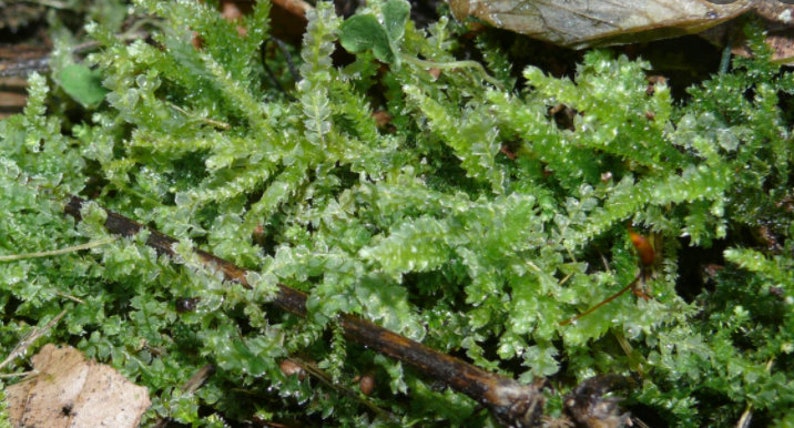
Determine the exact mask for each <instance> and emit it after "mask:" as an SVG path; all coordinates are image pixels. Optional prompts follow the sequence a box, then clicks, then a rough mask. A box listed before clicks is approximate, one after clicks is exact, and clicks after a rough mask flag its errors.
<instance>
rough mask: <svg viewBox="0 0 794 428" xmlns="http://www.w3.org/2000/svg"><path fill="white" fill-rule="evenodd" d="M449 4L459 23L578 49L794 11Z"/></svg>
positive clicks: (551, 1)
mask: <svg viewBox="0 0 794 428" xmlns="http://www.w3.org/2000/svg"><path fill="white" fill-rule="evenodd" d="M449 3H450V7H451V9H452V12H453V14H454V15H455V17H456V18H458V19H464V18H466V17H467V16H473V17H476V18H478V19H481V20H483V21H486V22H488V23H489V24H491V25H493V26H495V27H497V28H504V29H507V30H511V31H515V32H518V33H522V34H526V35H528V36H530V37H533V38H537V39H540V40H545V41H548V42H552V43H554V44H557V45H561V46H567V47H573V48H583V47H589V46H597V45H606V44H620V43H633V42H638V41H643V40H651V39H659V38H666V37H674V36H680V35H684V34H693V33H698V32H701V31H703V30H705V29H707V28H710V27H712V26H715V25H717V24H719V23H721V22H724V21H727V20H729V19H731V18H734V17H736V16H738V15H740V14H743V13H745V12H749V11H751V10H757V11H758V13H759V14H762V15H763V16H764V17H766V18H767V19H769V18H770V17H774V19H775V20H776V21H780V20H781V19H782V18H785V17H786V16H788V17H790V16H791V11H790V9H791V7H792V6H791V5H790V4H784V3H783V2H780V1H779V0H735V1H708V0H649V1H635V2H625V1H621V0H566V1H559V0H449ZM721 3H722V4H721ZM786 24H787V25H790V22H788V23H786Z"/></svg>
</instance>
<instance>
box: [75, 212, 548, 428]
mask: <svg viewBox="0 0 794 428" xmlns="http://www.w3.org/2000/svg"><path fill="white" fill-rule="evenodd" d="M85 202H86V201H85V200H83V199H80V198H78V197H72V198H71V199H70V200H69V202H68V203H67V205H66V207H65V208H64V211H65V212H66V213H67V214H69V215H71V216H73V217H75V218H76V219H77V220H78V221H79V220H80V219H81V216H80V209H81V207H82V206H83V204H84V203H85ZM105 228H107V230H108V231H110V232H111V233H115V234H119V235H122V236H132V235H135V234H137V233H138V232H140V231H142V230H144V229H147V230H148V232H149V237H148V239H147V241H146V244H147V245H148V246H150V247H152V248H154V249H155V250H157V251H158V252H159V253H161V254H166V255H169V256H174V255H175V253H174V250H173V246H174V244H176V243H177V242H178V241H177V240H176V239H174V238H172V237H170V236H167V235H165V234H162V233H160V232H158V231H156V230H153V229H151V228H147V227H145V226H143V225H141V224H140V223H137V222H135V221H133V220H130V219H129V218H127V217H124V216H122V215H121V214H117V213H114V212H110V211H108V212H107V220H106V221H105ZM195 253H196V255H198V256H199V258H200V259H201V260H202V262H203V263H204V264H205V265H206V266H209V267H212V268H213V269H217V270H219V271H221V272H222V273H223V275H224V277H225V279H226V280H227V281H235V282H238V283H240V284H242V285H243V286H245V287H250V285H249V284H248V282H247V281H246V279H245V277H246V271H245V270H244V269H242V268H240V267H238V266H236V265H234V264H233V263H231V262H228V261H226V260H223V259H221V258H219V257H217V256H215V255H213V254H210V253H208V252H206V251H202V250H195ZM272 304H274V305H276V306H277V307H279V308H280V309H282V310H284V311H287V312H290V313H292V314H295V315H299V316H302V317H305V316H306V294H305V293H303V292H301V291H298V290H295V289H293V288H290V287H287V286H285V285H282V284H279V285H278V292H277V294H276V296H275V298H274V300H273V302H272ZM339 323H340V325H341V326H342V328H343V330H344V334H345V337H346V338H347V339H348V340H351V341H353V342H356V343H359V344H361V345H363V346H365V347H367V348H369V349H372V350H374V351H376V352H380V353H382V354H384V355H387V356H389V357H392V358H394V359H397V360H399V361H401V362H403V363H405V364H408V365H410V366H413V367H414V368H415V369H416V370H418V371H419V372H421V373H423V374H424V375H426V376H428V377H431V378H434V379H436V380H438V381H441V382H444V383H445V384H447V385H449V386H450V387H452V388H453V389H455V390H457V391H459V392H461V393H464V394H466V395H468V396H469V397H471V398H472V399H474V400H475V401H477V402H478V403H481V404H483V405H485V406H487V407H488V408H489V409H490V410H491V412H492V414H493V415H494V416H495V417H496V419H497V420H498V421H499V422H500V423H501V424H502V425H504V426H508V427H517V428H518V427H534V426H540V424H541V416H542V415H543V404H544V399H543V396H542V394H541V393H540V391H539V387H538V386H536V385H523V384H520V383H518V382H517V381H515V380H514V379H510V378H506V377H503V376H500V375H497V374H495V373H491V372H488V371H485V370H483V369H481V368H479V367H476V366H474V365H472V364H469V363H467V362H465V361H462V360H460V359H457V358H454V357H452V356H449V355H446V354H443V353H441V352H438V351H436V350H434V349H431V348H429V347H427V346H424V345H422V344H421V343H418V342H416V341H413V340H411V339H408V338H406V337H404V336H401V335H399V334H396V333H394V332H391V331H389V330H386V329H384V328H382V327H380V326H378V325H376V324H374V323H372V322H370V321H367V320H365V319H362V318H359V317H357V316H353V315H347V314H345V315H341V316H340V317H339Z"/></svg>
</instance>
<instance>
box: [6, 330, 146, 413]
mask: <svg viewBox="0 0 794 428" xmlns="http://www.w3.org/2000/svg"><path fill="white" fill-rule="evenodd" d="M32 361H33V368H34V370H35V372H36V373H35V374H33V375H31V376H28V377H27V378H25V379H23V380H22V381H21V382H20V383H18V384H16V385H12V386H10V387H8V389H7V391H6V393H7V395H8V402H9V406H8V410H9V416H10V418H11V422H12V423H13V424H14V426H16V427H48V428H61V427H64V428H65V427H72V428H78V427H113V428H125V427H137V426H138V424H139V423H140V420H141V415H142V414H143V412H145V411H146V409H147V408H148V407H149V405H150V404H151V402H150V401H149V393H148V391H147V390H146V388H144V387H141V386H137V385H135V384H133V383H131V382H129V381H128V380H127V379H125V378H124V377H123V376H121V375H120V374H119V373H118V372H116V371H115V370H114V369H113V368H111V367H110V366H106V365H103V364H98V363H96V362H95V361H86V359H85V358H84V357H83V355H82V354H81V353H80V352H79V351H77V350H76V349H74V348H72V347H63V348H58V347H56V346H54V345H45V346H44V348H42V349H41V351H39V353H38V354H36V355H34V356H33V358H32Z"/></svg>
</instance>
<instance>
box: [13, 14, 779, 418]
mask: <svg viewBox="0 0 794 428" xmlns="http://www.w3.org/2000/svg"><path fill="white" fill-rule="evenodd" d="M115 10H116V12H114V13H116V14H117V13H118V10H123V8H121V9H118V8H117V9H115ZM407 10H408V9H407V4H406V3H403V2H401V1H398V0H390V1H387V2H372V3H370V4H369V5H368V6H367V7H366V8H364V9H362V10H360V11H359V12H358V13H357V15H355V16H354V17H353V18H348V19H347V20H344V19H342V18H341V17H338V16H337V15H336V14H335V12H334V10H333V7H332V6H330V5H328V4H325V3H318V4H317V5H316V8H315V9H314V10H313V11H311V12H310V13H309V24H308V27H307V30H306V34H305V36H304V39H303V43H302V45H301V46H299V47H294V48H288V52H289V53H291V55H290V56H289V57H291V58H292V60H293V61H296V62H297V64H296V66H297V73H298V76H297V79H295V78H294V77H293V75H292V74H291V73H290V69H291V64H290V63H289V61H287V58H288V56H286V55H285V54H284V53H283V52H280V51H267V52H266V53H267V55H265V63H264V64H263V62H262V56H261V55H260V53H261V52H260V47H261V46H262V44H263V43H264V41H265V40H267V38H268V37H269V36H268V34H269V22H268V12H269V5H268V3H265V2H261V3H257V4H256V6H255V7H254V10H253V12H252V13H251V14H250V15H247V16H245V17H244V18H242V21H240V22H236V23H232V22H229V21H226V20H224V19H223V18H222V17H221V16H220V15H219V14H218V13H217V12H216V11H215V10H214V9H213V7H212V6H211V5H206V4H203V3H199V2H187V1H186V2H157V1H148V0H141V1H137V2H135V4H134V6H133V7H131V9H130V10H129V12H128V13H129V14H131V15H132V16H135V17H137V18H138V19H140V20H142V21H141V22H142V24H141V25H142V26H144V27H145V28H147V29H149V30H150V31H151V38H150V39H147V40H136V41H132V42H127V41H124V40H120V39H119V38H118V37H116V36H115V34H116V33H117V32H118V31H119V27H118V26H120V25H121V23H122V20H121V19H111V20H108V21H107V22H102V21H100V22H98V23H92V24H89V25H88V27H87V30H88V35H89V37H90V38H91V39H92V40H95V41H96V42H98V43H99V46H100V49H98V50H97V51H96V52H94V53H92V54H90V55H88V56H87V57H86V58H85V59H84V60H82V61H77V60H76V59H75V58H74V57H72V56H70V55H69V54H68V48H69V43H70V42H71V41H72V40H71V39H69V37H67V36H63V38H62V39H61V40H62V43H63V45H61V46H60V47H59V48H58V50H56V52H55V54H54V57H53V58H54V60H53V68H54V69H53V73H52V75H50V76H41V75H35V76H32V77H31V78H30V98H29V103H28V106H27V107H26V108H25V111H24V113H23V114H20V115H17V116H13V117H11V118H9V119H6V120H4V121H2V122H0V144H1V145H2V146H0V147H2V151H0V183H1V184H2V185H1V186H0V188H2V189H3V191H2V193H0V206H2V210H3V214H4V215H3V216H2V217H0V251H1V252H2V254H3V255H25V254H30V255H35V254H38V253H41V252H44V251H50V250H55V249H62V248H70V247H73V246H76V245H80V244H86V243H89V244H91V243H94V244H96V245H93V246H91V248H90V249H87V250H86V249H83V250H80V251H77V250H75V251H67V252H65V253H63V254H57V255H49V256H47V257H32V256H31V257H21V258H17V259H15V260H4V261H3V262H1V263H0V287H1V289H2V293H0V332H2V334H0V355H8V354H9V353H10V352H11V350H12V349H13V348H14V347H15V346H16V345H17V344H18V343H19V342H20V341H21V340H22V339H23V338H24V337H25V336H26V335H27V334H28V333H30V332H31V331H32V329H34V328H35V327H36V326H41V325H44V324H46V323H47V322H48V321H49V320H50V319H52V318H53V317H55V316H56V315H57V314H59V313H60V312H61V311H62V310H63V309H66V310H67V313H66V315H65V317H64V318H63V320H62V321H61V322H60V323H59V324H58V325H57V326H56V327H55V328H53V329H52V330H51V331H50V333H49V335H48V336H47V337H46V339H40V341H39V342H37V345H40V344H43V343H44V342H45V340H46V341H50V342H60V343H69V344H72V345H74V346H76V347H78V348H79V349H80V350H82V351H83V352H84V353H85V354H86V355H88V356H89V357H91V358H95V359H98V360H101V361H103V362H107V363H108V364H111V365H113V366H114V367H116V368H117V369H119V370H120V371H121V372H122V373H124V374H125V375H126V376H127V377H128V378H130V379H132V380H135V381H136V382H137V383H139V384H141V385H145V386H146V387H148V388H149V390H150V392H151V395H152V397H153V398H152V400H153V403H154V404H153V407H152V409H151V411H150V412H149V414H148V415H147V417H146V418H147V419H146V420H147V421H149V423H151V422H152V421H154V420H156V419H157V418H158V417H165V418H170V419H172V420H173V421H175V422H177V423H181V424H185V425H200V426H224V425H240V424H244V423H247V422H251V421H275V422H279V423H287V424H290V423H293V424H298V425H323V424H331V425H344V426H347V425H351V426H370V425H375V426H378V425H383V426H411V425H413V426H449V425H451V424H452V425H466V426H475V425H476V426H489V425H492V424H494V421H493V420H492V419H491V418H490V416H489V415H488V413H487V412H486V411H485V410H483V409H482V408H481V407H479V406H478V404H477V403H475V402H473V401H472V400H470V399H468V398H467V397H465V396H463V395H460V394H457V393H454V392H452V391H450V390H448V389H446V388H444V386H443V385H438V384H436V383H434V382H433V379H427V378H422V377H419V376H417V375H416V373H415V372H414V371H412V370H411V369H410V368H408V367H404V366H402V365H401V364H399V363H397V362H395V361H392V360H389V359H387V358H385V357H383V356H380V355H377V354H375V353H374V352H372V351H371V350H367V349H362V348H359V347H357V346H355V345H350V344H347V343H346V342H345V340H344V338H343V335H342V332H341V331H340V329H339V327H338V325H337V324H336V323H335V317H336V316H337V315H339V314H341V313H350V314H356V315H360V316H361V317H363V318H366V319H370V320H372V321H374V322H376V323H378V324H380V325H382V326H384V327H386V328H388V329H390V330H392V331H395V332H397V333H400V334H403V335H405V336H407V337H409V338H412V339H415V340H419V341H421V342H423V343H425V344H427V345H429V346H431V347H433V348H435V349H438V350H440V351H443V352H447V353H451V354H454V355H457V356H460V357H462V358H465V359H467V360H469V361H471V362H473V363H474V364H476V365H478V366H480V367H483V368H486V369H489V370H494V371H497V372H499V373H501V374H503V375H505V376H507V377H511V378H515V379H519V380H520V381H522V382H526V383H529V382H532V381H533V380H535V379H537V378H546V379H547V383H548V385H549V388H548V389H547V393H548V400H549V403H548V406H547V412H548V414H549V416H552V417H556V416H559V413H560V411H561V408H562V405H563V404H562V398H561V397H563V396H564V395H565V394H566V393H567V392H570V391H571V390H572V389H573V388H574V387H575V386H576V385H577V384H578V383H579V382H581V381H583V380H584V379H587V378H589V377H591V376H594V375H598V374H620V375H625V376H627V377H630V378H632V379H633V383H634V384H635V386H634V388H633V389H631V390H630V391H623V392H622V393H621V394H622V395H623V396H625V397H626V398H627V399H626V401H625V403H624V406H625V407H628V408H630V409H632V410H634V413H635V414H637V415H639V416H640V417H641V418H642V419H643V420H644V421H645V422H646V423H649V424H651V425H652V426H667V425H670V426H672V425H676V426H679V425H680V426H727V425H734V424H736V422H737V421H738V420H739V419H740V418H741V417H742V415H743V414H747V413H748V412H752V414H753V415H754V419H755V421H756V423H760V424H762V425H777V426H788V425H789V424H794V412H792V411H791V410H790V409H791V408H793V407H794V384H792V378H794V377H793V376H792V370H794V367H792V360H791V352H792V351H794V317H793V316H792V315H794V312H793V311H792V302H793V300H792V295H793V294H794V276H792V275H791V271H790V270H791V269H792V267H794V240H791V239H789V238H790V237H791V235H792V234H794V226H793V225H794V223H792V219H793V218H794V188H793V187H792V171H791V170H790V165H791V162H792V160H794V159H793V158H794V154H792V153H793V152H792V149H793V148H794V146H793V145H792V134H791V132H792V121H794V117H793V116H792V113H791V111H792V94H793V93H794V77H793V76H792V74H791V73H790V72H786V71H782V70H780V69H779V67H778V66H775V65H772V64H771V63H770V62H769V61H768V59H769V52H768V51H767V49H766V48H765V46H764V44H763V41H762V35H761V34H760V33H759V32H758V31H757V30H752V26H749V27H748V34H749V35H750V46H751V48H752V50H753V52H754V53H755V57H754V59H741V58H736V59H734V61H733V66H732V68H731V70H730V71H729V72H726V73H723V74H715V75H713V76H711V77H710V78H709V79H708V80H706V81H704V82H702V83H700V84H698V85H695V86H693V87H691V88H690V89H688V92H687V97H686V98H684V99H674V98H673V97H672V96H671V93H670V90H669V88H668V87H667V86H666V85H665V84H664V83H657V84H655V85H650V86H649V81H648V79H647V76H648V74H649V73H651V70H650V65H649V63H647V62H643V61H642V60H629V59H627V58H626V57H625V56H621V55H619V54H616V53H614V52H611V51H608V50H596V51H590V52H587V53H586V54H585V55H584V58H583V60H582V61H581V63H580V65H579V66H578V67H577V69H576V72H575V76H573V77H572V78H556V77H552V76H551V75H550V74H549V73H548V72H546V71H544V70H542V69H540V68H537V67H534V66H527V67H525V68H523V69H521V70H515V69H513V66H512V65H511V59H510V55H509V53H508V52H505V51H503V50H501V49H499V48H497V47H496V46H497V44H495V43H491V40H490V39H488V36H487V34H485V35H482V36H480V39H478V40H477V41H476V43H475V44H474V45H475V49H477V52H478V56H479V57H480V58H482V63H476V62H474V61H470V60H465V61H464V60H461V58H459V57H457V56H456V55H459V54H460V52H461V49H462V48H461V46H462V44H463V43H466V42H464V39H463V36H464V35H466V36H468V34H465V33H466V29H465V27H464V26H461V25H459V24H458V23H455V22H453V21H451V20H449V19H447V18H446V17H443V16H442V18H441V19H440V20H439V21H438V22H435V23H433V24H431V25H429V26H428V27H427V28H423V29H417V28H416V27H415V25H414V24H413V22H412V21H410V20H408V19H407V16H408V15H407ZM114 16H115V15H114ZM238 27H242V28H244V29H245V30H246V31H244V32H241V31H240V30H239V28H238ZM361 34H370V35H372V37H369V38H366V37H362V36H361ZM197 38H199V39H200V43H196V40H197ZM343 51H345V52H347V53H348V54H350V55H352V58H351V59H350V60H349V61H347V62H346V63H344V64H342V63H340V62H338V61H336V62H335V61H334V60H333V55H334V52H343ZM81 67H82V68H81ZM274 79H275V80H274ZM558 106H564V107H565V108H566V109H567V111H569V112H571V114H570V121H569V123H567V124H566V125H565V126H561V125H560V123H559V121H558V120H555V115H554V114H552V113H550V110H555V108H557V107H558ZM75 112H77V113H75ZM378 118H380V119H383V118H388V119H387V120H386V121H385V122H384V121H383V120H381V121H378V120H376V119H378ZM73 194H80V195H83V196H84V197H89V198H90V199H92V200H94V201H96V203H95V204H91V205H90V206H88V207H86V208H85V209H84V212H83V218H84V221H83V222H80V223H79V224H76V223H75V222H74V221H73V220H72V219H70V218H68V217H65V216H64V214H63V207H64V204H65V203H66V201H67V200H68V198H69V195H73ZM100 206H101V207H105V208H108V209H112V210H114V211H117V212H120V213H123V214H125V215H127V216H129V217H131V218H134V219H136V220H137V221H139V222H141V223H143V224H146V225H149V226H151V227H154V228H156V229H158V230H160V231H162V232H164V233H167V234H169V235H172V236H174V237H176V238H177V239H179V240H180V245H179V246H178V248H177V249H176V250H177V252H178V253H179V254H180V256H181V257H179V258H178V259H170V258H166V257H164V256H158V254H157V253H156V252H155V251H154V250H152V249H150V248H147V247H146V246H145V245H144V243H145V241H146V236H141V235H139V236H136V237H133V238H124V239H115V240H114V239H109V238H112V237H109V236H108V233H107V232H106V231H105V229H104V227H103V222H104V218H105V213H104V211H103V210H102V209H101V208H100ZM627 224H628V225H632V226H633V229H634V230H635V231H636V232H637V233H641V234H643V235H647V236H652V237H653V241H654V245H655V258H654V260H653V265H652V266H650V267H645V268H643V269H645V270H646V272H644V273H643V274H642V275H640V276H641V277H642V279H643V281H642V283H643V287H644V289H643V293H646V294H647V296H650V298H647V299H646V298H644V297H647V296H644V295H643V294H642V293H639V292H638V293H637V294H640V296H639V297H636V296H633V295H631V293H628V294H626V295H624V296H621V297H619V298H617V299H615V300H614V301H612V302H611V303H610V304H608V305H605V306H604V307H602V308H600V309H599V310H597V311H594V312H593V313H591V314H589V315H587V316H585V317H582V318H581V319H577V320H576V321H575V322H572V323H570V324H566V323H565V320H569V319H571V318H572V317H575V316H576V315H577V314H579V313H581V312H583V311H586V310H587V309H588V308H590V307H592V306H593V305H596V304H597V303H598V302H600V301H602V300H603V299H605V298H606V297H608V296H610V295H612V294H613V293H615V292H616V291H617V290H620V289H621V288H623V287H625V286H626V285H627V284H629V283H631V282H632V281H633V280H635V279H636V278H638V274H639V273H640V270H641V268H640V266H639V265H638V255H637V253H636V250H635V249H634V246H633V245H632V241H631V239H630V235H629V233H628V232H627ZM142 235H145V234H142ZM194 246H195V247H199V248H202V249H204V250H206V251H210V252H212V253H214V254H216V255H217V256H219V257H222V258H224V259H227V260H229V261H232V262H234V263H235V264H237V265H239V266H241V267H244V268H247V269H250V270H252V271H255V272H257V273H256V274H255V275H252V277H251V278H250V282H251V283H252V284H254V286H253V287H252V288H250V289H245V288H242V287H240V286H235V285H233V284H228V283H223V282H222V281H221V280H220V278H219V277H218V275H217V274H215V273H213V272H212V271H209V270H207V269H205V268H203V267H201V265H200V264H199V263H198V262H197V261H196V260H195V257H194V256H193V255H192V253H191V251H190V249H191V248H193V247H194ZM645 273H647V275H645ZM278 283H283V284H286V285H289V286H291V287H294V288H297V289H300V290H303V291H306V292H307V293H309V296H310V297H309V300H308V304H307V308H308V312H309V316H308V317H307V319H299V318H296V317H294V316H292V315H289V314H285V313H281V312H279V311H277V310H273V309H270V308H269V307H268V306H267V302H268V301H269V299H271V298H272V296H273V293H274V290H275V287H276V284H278ZM287 358H293V359H297V360H299V361H301V362H303V363H304V364H305V365H306V366H308V367H311V368H312V375H310V376H306V377H302V376H301V377H298V376H287V375H285V374H284V370H282V368H283V367H282V365H280V363H281V362H282V361H283V360H285V359H287ZM208 363H210V364H213V365H214V366H215V367H216V371H215V373H214V374H213V375H212V376H211V377H210V378H209V379H208V381H207V383H206V384H205V385H203V386H202V387H201V388H200V389H198V390H197V391H195V392H194V393H185V392H184V391H183V390H182V388H181V386H182V385H183V384H184V383H185V382H186V381H187V380H188V379H189V378H190V377H191V375H192V374H193V373H195V372H196V371H197V370H199V369H200V368H201V367H204V366H205V365H206V364H208ZM25 367H26V361H25V360H24V359H18V360H16V361H15V362H14V364H12V365H10V366H8V367H6V368H5V371H6V372H9V373H10V372H19V371H23V370H24V369H25ZM364 375H374V378H375V379H376V380H377V384H376V387H375V388H374V390H373V391H372V392H371V394H370V395H364V394H363V393H362V392H361V391H360V390H359V388H358V384H357V381H356V380H355V379H360V377H361V376H364ZM13 381H14V380H13V379H7V378H4V379H3V380H2V382H5V383H11V382H13ZM323 421H324V422H323ZM759 426H760V425H759Z"/></svg>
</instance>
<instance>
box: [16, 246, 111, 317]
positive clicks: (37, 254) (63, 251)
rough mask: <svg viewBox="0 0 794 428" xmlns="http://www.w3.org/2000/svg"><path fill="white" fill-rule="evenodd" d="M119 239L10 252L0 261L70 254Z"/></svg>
mask: <svg viewBox="0 0 794 428" xmlns="http://www.w3.org/2000/svg"><path fill="white" fill-rule="evenodd" d="M117 239H118V238H117V237H110V238H106V239H100V240H98V241H91V242H86V243H85V244H80V245H75V246H72V247H66V248H59V249H57V250H50V251H39V252H35V253H27V254H9V255H7V256H0V262H11V261H16V260H24V259H35V258H39V257H50V256H59V255H61V254H69V253H74V252H76V251H82V250H88V249H91V248H96V247H101V246H102V245H106V244H109V243H111V242H113V241H115V240H117ZM81 303H82V302H81Z"/></svg>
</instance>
